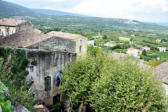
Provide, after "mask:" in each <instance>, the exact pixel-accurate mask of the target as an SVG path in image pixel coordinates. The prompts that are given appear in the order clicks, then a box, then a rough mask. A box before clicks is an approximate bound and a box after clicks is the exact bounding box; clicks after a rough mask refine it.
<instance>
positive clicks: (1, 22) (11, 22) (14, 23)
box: [0, 18, 26, 26]
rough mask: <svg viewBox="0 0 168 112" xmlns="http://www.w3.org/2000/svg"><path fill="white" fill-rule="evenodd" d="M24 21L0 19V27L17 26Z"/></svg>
mask: <svg viewBox="0 0 168 112" xmlns="http://www.w3.org/2000/svg"><path fill="white" fill-rule="evenodd" d="M24 22H26V21H24V20H18V19H12V18H9V19H7V18H0V26H17V25H19V24H21V23H24Z"/></svg>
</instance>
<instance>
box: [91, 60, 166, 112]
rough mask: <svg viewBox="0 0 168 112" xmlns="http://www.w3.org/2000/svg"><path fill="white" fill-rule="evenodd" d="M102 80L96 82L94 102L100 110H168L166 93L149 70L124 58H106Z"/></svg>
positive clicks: (153, 111) (148, 111) (107, 111)
mask: <svg viewBox="0 0 168 112" xmlns="http://www.w3.org/2000/svg"><path fill="white" fill-rule="evenodd" d="M105 63H106V64H105V65H104V68H103V71H102V72H101V73H102V74H101V78H100V80H97V81H95V82H94V84H93V85H92V93H93V94H92V95H91V96H90V102H92V107H93V108H94V109H95V110H96V112H165V111H166V104H167V100H166V95H165V93H164V92H165V91H164V89H163V88H162V86H161V84H160V83H159V82H158V81H157V80H156V79H155V78H154V77H153V76H152V72H151V71H149V70H143V69H142V68H141V67H140V66H139V65H138V64H137V63H133V62H131V60H124V61H120V62H117V63H112V61H111V59H108V61H106V62H105Z"/></svg>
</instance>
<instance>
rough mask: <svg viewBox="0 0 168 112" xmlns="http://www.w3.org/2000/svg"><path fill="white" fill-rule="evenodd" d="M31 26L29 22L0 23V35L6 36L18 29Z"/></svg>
mask: <svg viewBox="0 0 168 112" xmlns="http://www.w3.org/2000/svg"><path fill="white" fill-rule="evenodd" d="M32 28H33V24H31V23H30V22H23V23H21V24H19V25H17V26H3V25H2V26H1V25H0V36H2V37H3V38H5V37H6V36H9V35H12V34H15V33H16V32H18V31H25V30H28V29H32Z"/></svg>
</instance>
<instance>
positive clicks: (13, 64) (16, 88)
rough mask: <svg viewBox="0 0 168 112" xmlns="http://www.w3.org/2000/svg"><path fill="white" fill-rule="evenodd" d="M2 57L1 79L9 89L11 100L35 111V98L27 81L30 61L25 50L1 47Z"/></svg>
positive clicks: (0, 55)
mask: <svg viewBox="0 0 168 112" xmlns="http://www.w3.org/2000/svg"><path fill="white" fill-rule="evenodd" d="M0 57H1V58H0V65H1V66H0V80H1V81H2V82H3V83H4V85H5V86H6V87H7V88H8V89H9V91H10V100H11V101H12V103H13V104H15V103H20V104H21V105H23V106H25V107H27V108H28V109H29V110H31V111H33V110H32V109H33V104H34V98H33V97H32V92H31V90H30V89H27V87H28V86H27V85H28V84H27V83H26V76H27V75H28V71H27V70H26V67H27V65H28V63H29V62H28V60H27V59H26V53H25V50H23V49H12V48H8V47H0Z"/></svg>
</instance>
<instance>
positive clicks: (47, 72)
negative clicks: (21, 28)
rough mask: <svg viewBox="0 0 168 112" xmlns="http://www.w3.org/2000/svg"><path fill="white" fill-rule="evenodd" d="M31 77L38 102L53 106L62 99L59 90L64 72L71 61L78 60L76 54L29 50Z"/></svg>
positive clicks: (27, 51)
mask: <svg viewBox="0 0 168 112" xmlns="http://www.w3.org/2000/svg"><path fill="white" fill-rule="evenodd" d="M26 53H27V59H28V60H29V62H30V63H29V65H28V67H27V70H28V71H29V75H28V77H27V81H29V82H31V83H32V86H31V88H32V90H33V92H35V93H36V94H37V101H39V103H45V104H46V105H52V104H53V103H55V102H58V100H60V98H61V97H62V92H61V91H60V90H59V86H60V85H61V82H60V80H61V77H62V70H63V68H64V67H65V66H66V64H67V63H68V62H69V61H75V60H76V53H72V52H64V51H48V50H40V49H32V50H31V49H27V50H26Z"/></svg>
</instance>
